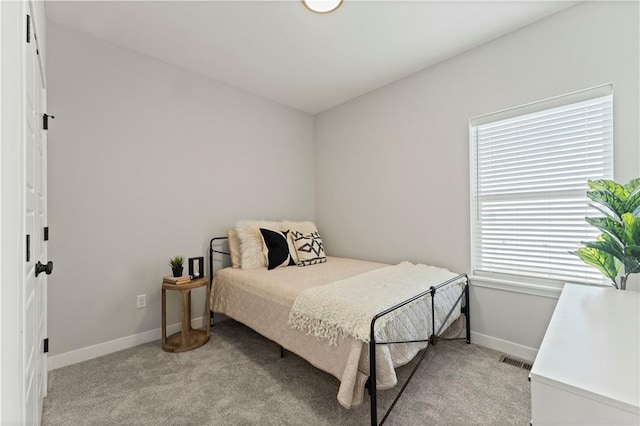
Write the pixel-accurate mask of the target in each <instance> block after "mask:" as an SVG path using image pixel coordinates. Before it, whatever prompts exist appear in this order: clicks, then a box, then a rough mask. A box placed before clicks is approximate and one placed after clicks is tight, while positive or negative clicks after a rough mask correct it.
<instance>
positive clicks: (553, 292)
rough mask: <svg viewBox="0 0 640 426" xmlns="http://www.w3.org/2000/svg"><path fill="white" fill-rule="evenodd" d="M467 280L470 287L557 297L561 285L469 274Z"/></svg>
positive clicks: (560, 290)
mask: <svg viewBox="0 0 640 426" xmlns="http://www.w3.org/2000/svg"><path fill="white" fill-rule="evenodd" d="M469 280H470V282H471V286H472V287H483V288H490V289H493V290H501V291H509V292H512V293H521V294H528V295H531V296H540V297H548V298H551V299H557V298H559V297H560V293H561V292H562V287H557V286H552V285H543V284H533V283H527V282H523V281H511V280H504V279H499V278H493V277H483V276H477V275H470V276H469Z"/></svg>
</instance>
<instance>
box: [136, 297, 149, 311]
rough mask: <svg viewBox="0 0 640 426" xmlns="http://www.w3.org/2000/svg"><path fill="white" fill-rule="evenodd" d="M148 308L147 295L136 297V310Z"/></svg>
mask: <svg viewBox="0 0 640 426" xmlns="http://www.w3.org/2000/svg"><path fill="white" fill-rule="evenodd" d="M146 307H147V295H146V294H139V295H138V296H136V308H138V309H140V308H146Z"/></svg>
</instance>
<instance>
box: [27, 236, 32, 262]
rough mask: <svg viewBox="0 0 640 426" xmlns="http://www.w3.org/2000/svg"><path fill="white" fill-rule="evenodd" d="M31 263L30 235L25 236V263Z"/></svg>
mask: <svg viewBox="0 0 640 426" xmlns="http://www.w3.org/2000/svg"><path fill="white" fill-rule="evenodd" d="M29 262H31V235H29V234H27V263H29Z"/></svg>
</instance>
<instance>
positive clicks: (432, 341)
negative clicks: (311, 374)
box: [209, 237, 471, 426]
mask: <svg viewBox="0 0 640 426" xmlns="http://www.w3.org/2000/svg"><path fill="white" fill-rule="evenodd" d="M226 239H228V238H227V237H215V238H212V239H211V241H209V289H210V290H211V286H212V284H213V254H214V253H220V254H225V255H227V256H230V253H228V252H225V251H222V250H217V249H214V248H213V244H214V242H215V241H220V240H226ZM459 280H464V288H463V289H462V292H461V293H460V296H458V299H457V300H456V303H455V304H454V305H453V308H451V310H450V311H449V312H448V313H447V316H446V317H445V319H444V321H442V325H441V326H440V328H439V329H438V331H437V332H436V331H435V328H436V326H435V323H436V321H435V296H436V293H437V291H438V290H439V289H441V288H442V287H444V286H446V285H448V284H451V283H453V282H455V281H459ZM427 295H430V296H431V330H432V334H431V336H429V337H428V338H427V339H417V340H401V341H384V342H377V341H376V336H375V324H376V321H377V320H378V319H380V318H382V317H383V316H385V315H388V314H389V313H391V312H393V311H395V310H397V309H400V308H401V307H403V306H405V305H408V304H409V303H411V302H414V301H416V300H418V299H420V298H422V297H425V296H427ZM463 297H464V304H463V305H461V307H460V312H461V313H462V314H464V315H465V320H466V321H465V322H466V337H465V338H464V340H465V341H466V342H467V344H469V343H471V317H470V310H469V277H468V276H467V274H460V275H458V276H456V277H453V278H451V279H449V280H447V281H445V282H443V283H440V284H438V285H436V286H431V287H429V289H428V290H426V291H423V292H422V293H420V294H416V295H415V296H413V297H411V298H409V299H407V300H405V301H403V302H400V303H398V304H397V305H395V306H392V307H390V308H388V309H386V310H384V311H382V312H380V313H378V314H376V315H375V316H374V317H373V319H372V320H371V328H370V332H369V333H370V335H369V379H368V380H367V383H366V385H365V387H366V388H367V390H368V391H369V397H370V401H371V404H370V405H371V425H372V426H378V425H382V424H384V422H385V421H386V420H387V418H388V417H389V414H391V410H393V407H395V405H396V403H397V402H398V400H399V399H400V397H401V396H402V394H403V393H404V390H405V389H406V388H407V386H408V385H409V382H411V379H412V378H413V376H414V374H415V373H416V371H417V370H418V368H420V365H421V364H422V361H423V360H424V358H425V356H426V354H427V350H428V349H429V348H430V347H431V346H432V345H433V346H435V345H437V344H438V340H441V339H440V338H439V337H438V335H439V334H440V332H441V331H442V328H443V327H444V325H445V324H446V323H447V320H448V319H449V317H450V316H451V314H453V312H454V310H455V308H456V306H458V303H460V301H461V299H462V298H463ZM209 315H210V317H209V319H210V324H211V326H212V327H213V311H209ZM443 340H462V339H443ZM420 342H429V345H428V346H427V347H426V348H425V349H424V350H423V351H422V355H421V356H420V359H419V360H418V362H417V363H416V365H415V367H413V370H411V373H410V374H409V377H408V378H407V380H406V381H405V382H404V384H403V385H402V388H401V389H400V391H399V392H398V394H397V395H396V397H395V399H394V400H393V402H392V403H391V405H390V406H389V408H388V409H387V411H386V412H385V414H384V416H383V417H382V420H381V421H380V423H378V389H377V386H375V383H376V345H396V344H403V343H420ZM280 357H284V348H283V347H282V346H281V345H280ZM372 383H373V384H374V385H373V386H372Z"/></svg>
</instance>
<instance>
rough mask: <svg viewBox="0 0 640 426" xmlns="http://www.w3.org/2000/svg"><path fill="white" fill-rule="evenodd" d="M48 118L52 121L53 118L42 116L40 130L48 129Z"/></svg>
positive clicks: (47, 115)
mask: <svg viewBox="0 0 640 426" xmlns="http://www.w3.org/2000/svg"><path fill="white" fill-rule="evenodd" d="M49 117H51V119H52V120H53V119H54V118H55V117H54V116H53V115H49V114H42V128H43V129H44V130H48V129H49Z"/></svg>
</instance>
